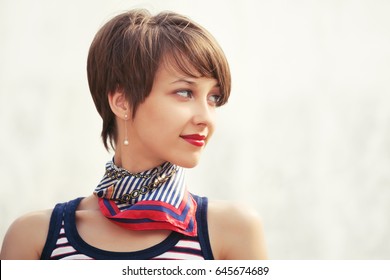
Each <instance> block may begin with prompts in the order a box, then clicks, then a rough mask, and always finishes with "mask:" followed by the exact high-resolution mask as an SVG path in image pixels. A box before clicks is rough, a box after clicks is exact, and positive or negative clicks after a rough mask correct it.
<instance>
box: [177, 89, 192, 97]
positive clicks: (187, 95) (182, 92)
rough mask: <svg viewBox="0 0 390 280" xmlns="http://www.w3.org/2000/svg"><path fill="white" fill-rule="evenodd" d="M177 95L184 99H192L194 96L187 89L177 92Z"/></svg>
mask: <svg viewBox="0 0 390 280" xmlns="http://www.w3.org/2000/svg"><path fill="white" fill-rule="evenodd" d="M176 94H177V95H179V96H181V97H184V98H191V97H192V96H193V93H192V91H190V90H186V89H183V90H178V91H176Z"/></svg>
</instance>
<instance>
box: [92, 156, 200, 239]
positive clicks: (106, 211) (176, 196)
mask: <svg viewBox="0 0 390 280" xmlns="http://www.w3.org/2000/svg"><path fill="white" fill-rule="evenodd" d="M184 177H185V176H184V169H183V168H182V167H179V166H176V165H174V164H172V163H170V162H165V163H163V164H162V165H160V166H158V167H155V168H152V169H150V170H147V171H144V172H141V173H136V174H133V173H130V172H129V171H127V170H125V169H123V168H120V167H117V166H116V165H115V164H114V161H113V160H112V161H109V162H107V164H106V173H105V174H104V177H103V179H102V180H101V181H100V183H99V185H98V186H97V187H96V189H95V190H94V194H95V195H96V196H97V197H98V199H99V207H100V210H101V212H102V213H103V215H104V216H106V217H107V218H108V219H110V220H111V221H112V222H114V223H116V224H118V225H120V226H122V227H124V228H126V229H129V230H155V229H166V230H172V231H177V232H179V233H182V234H185V235H188V236H196V235H197V225H196V219H195V212H196V207H197V205H196V201H195V200H194V198H193V197H192V196H191V194H190V193H189V192H188V191H187V189H186V186H185V180H184Z"/></svg>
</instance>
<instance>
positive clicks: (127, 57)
mask: <svg viewBox="0 0 390 280" xmlns="http://www.w3.org/2000/svg"><path fill="white" fill-rule="evenodd" d="M168 56H169V57H170V59H172V58H173V63H174V64H176V65H175V66H176V67H178V69H179V70H181V71H182V72H184V73H185V74H187V75H190V76H197V75H199V74H200V75H201V76H204V77H211V78H215V79H216V80H217V81H218V83H219V86H220V88H221V95H222V96H221V99H220V100H219V102H218V104H217V105H218V106H221V105H223V104H225V103H226V102H227V100H228V98H229V95H230V90H231V77H230V70H229V65H228V62H227V60H226V57H225V55H224V53H223V51H222V49H221V48H220V46H219V45H218V43H217V42H216V40H215V39H214V37H213V36H212V35H211V34H210V33H209V32H208V31H207V30H205V29H204V28H203V27H202V26H200V25H198V24H197V23H195V22H193V21H192V20H190V19H189V18H187V17H185V16H182V15H179V14H177V13H173V12H162V13H159V14H157V15H155V16H152V15H151V14H150V13H149V12H148V11H147V10H131V11H128V12H125V13H122V14H120V15H117V16H116V17H114V18H113V19H111V20H110V21H108V22H107V23H106V24H105V25H103V27H102V28H101V29H100V30H99V31H98V33H97V34H96V36H95V38H94V40H93V42H92V44H91V47H90V49H89V54H88V61H87V72H88V83H89V88H90V91H91V94H92V98H93V101H94V103H95V106H96V109H97V111H98V112H99V114H100V116H101V117H102V119H103V129H102V133H101V136H102V140H103V143H104V146H105V147H106V149H108V144H109V143H110V144H111V147H113V148H114V144H115V142H116V140H117V139H116V138H117V128H116V123H115V115H114V113H113V112H112V111H111V108H110V106H109V103H108V95H109V94H110V93H112V92H115V91H116V90H118V89H121V90H123V92H124V93H125V95H126V98H127V100H128V101H129V103H130V104H131V107H132V112H133V117H134V116H135V113H136V110H137V108H138V106H139V104H141V103H142V102H143V101H144V100H145V98H146V97H148V95H149V93H150V91H151V90H152V86H153V81H154V77H155V74H156V71H157V69H158V67H159V65H160V64H161V63H162V62H163V60H164V59H167V57H168ZM194 70H195V71H196V73H194Z"/></svg>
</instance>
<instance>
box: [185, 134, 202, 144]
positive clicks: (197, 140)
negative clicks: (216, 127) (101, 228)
mask: <svg viewBox="0 0 390 280" xmlns="http://www.w3.org/2000/svg"><path fill="white" fill-rule="evenodd" d="M180 137H181V138H183V139H184V140H186V141H187V142H188V143H190V144H192V145H194V146H197V147H202V146H204V145H205V139H206V136H204V135H200V134H188V135H180Z"/></svg>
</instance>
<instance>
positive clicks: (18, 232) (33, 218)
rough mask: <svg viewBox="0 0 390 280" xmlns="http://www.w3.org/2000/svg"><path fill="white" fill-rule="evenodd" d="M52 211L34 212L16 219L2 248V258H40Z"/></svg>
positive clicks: (0, 255) (0, 257)
mask: <svg viewBox="0 0 390 280" xmlns="http://www.w3.org/2000/svg"><path fill="white" fill-rule="evenodd" d="M50 215H51V211H41V212H34V213H30V214H27V215H24V216H22V217H20V218H18V219H16V220H15V221H14V222H13V223H12V224H11V226H10V227H9V229H8V231H7V233H6V235H5V237H4V240H3V246H2V248H1V253H0V259H2V260H7V259H8V260H38V259H40V256H41V253H42V249H43V246H44V245H45V242H46V237H47V233H48V229H49V222H50Z"/></svg>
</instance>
